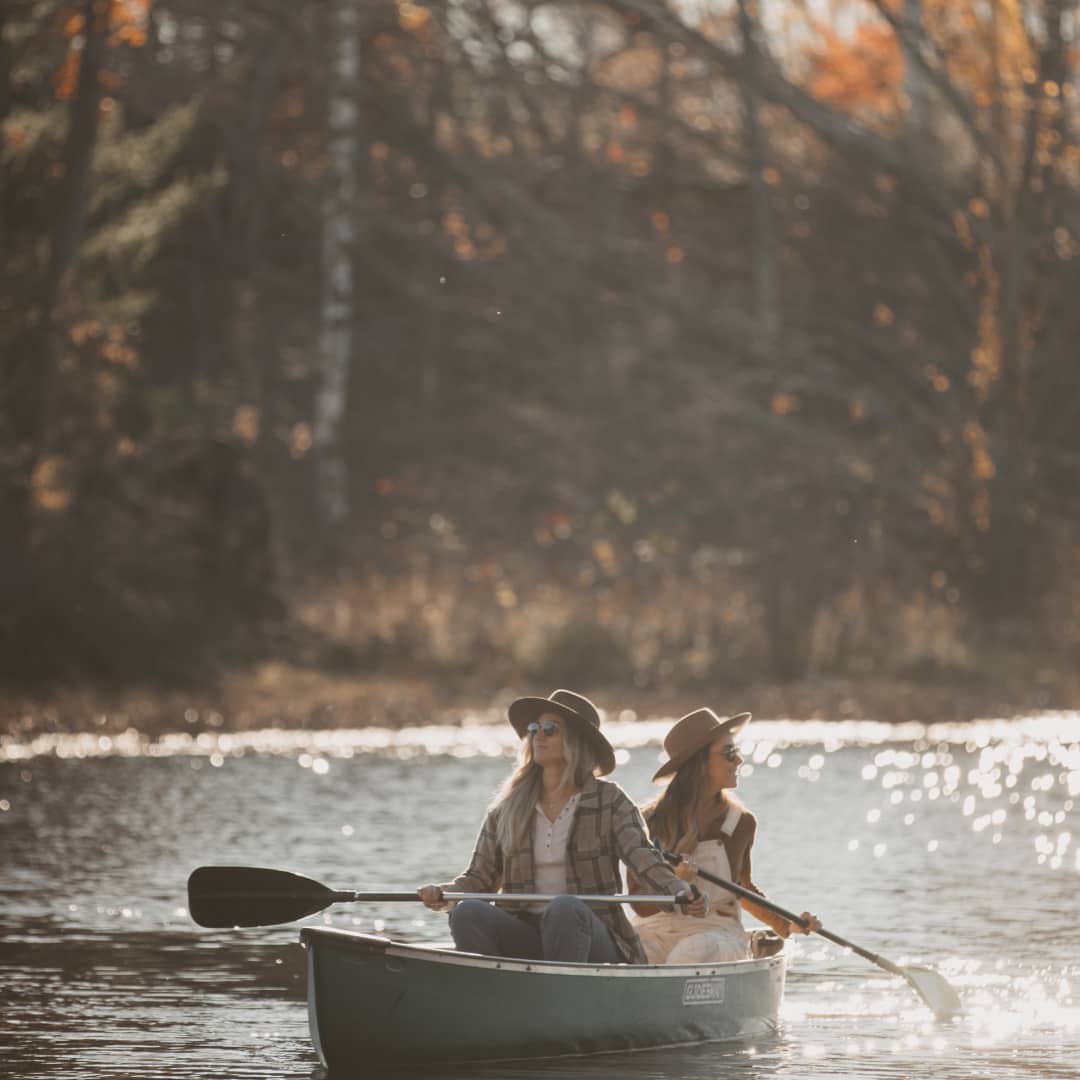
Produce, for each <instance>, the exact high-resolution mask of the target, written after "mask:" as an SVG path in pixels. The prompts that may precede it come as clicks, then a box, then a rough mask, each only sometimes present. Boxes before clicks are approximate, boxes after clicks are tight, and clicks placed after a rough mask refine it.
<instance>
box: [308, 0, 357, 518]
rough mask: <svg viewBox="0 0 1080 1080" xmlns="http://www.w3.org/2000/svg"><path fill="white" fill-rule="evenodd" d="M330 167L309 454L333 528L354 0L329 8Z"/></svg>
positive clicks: (346, 273)
mask: <svg viewBox="0 0 1080 1080" xmlns="http://www.w3.org/2000/svg"><path fill="white" fill-rule="evenodd" d="M330 37H331V40H330V53H331V60H330V76H329V113H328V121H327V129H328V131H327V150H328V154H327V157H328V164H327V172H326V181H325V187H324V191H323V204H322V235H323V242H322V274H323V276H322V313H321V336H320V360H321V367H320V385H319V390H318V394H317V396H316V402H315V430H314V443H315V446H314V449H315V455H316V457H315V461H316V469H317V491H318V504H319V510H320V514H321V517H322V520H323V523H324V524H325V525H328V526H330V527H331V528H336V527H338V526H340V525H342V524H343V523H344V522H345V521H346V520H347V518H348V516H349V489H348V469H347V466H346V459H345V446H344V439H343V434H344V432H343V427H344V419H345V407H346V403H347V399H348V386H349V366H350V363H351V361H352V351H353V323H354V319H355V315H356V310H355V308H356V300H355V283H354V276H353V254H354V245H355V231H354V226H353V220H354V213H355V203H356V188H357V185H356V175H357V170H358V168H359V163H360V162H359V158H360V154H359V134H358V131H357V121H358V116H359V108H358V100H359V95H360V34H359V15H358V8H357V2H356V0H333V4H332V6H331V10H330Z"/></svg>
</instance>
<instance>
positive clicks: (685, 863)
mask: <svg viewBox="0 0 1080 1080" xmlns="http://www.w3.org/2000/svg"><path fill="white" fill-rule="evenodd" d="M675 875H676V877H680V878H682V879H683V881H693V880H694V878H696V877H697V866H696V865H695V864H694V863H692V862H691V861H690V857H689V856H688V855H684V856H683V857H682V860H681V861H680V862H678V863H677V864H676V866H675Z"/></svg>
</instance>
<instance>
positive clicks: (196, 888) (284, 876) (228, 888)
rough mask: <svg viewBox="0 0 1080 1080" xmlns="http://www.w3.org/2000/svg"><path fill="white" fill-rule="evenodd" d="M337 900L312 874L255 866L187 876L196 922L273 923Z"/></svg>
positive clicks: (202, 870) (206, 870)
mask: <svg viewBox="0 0 1080 1080" xmlns="http://www.w3.org/2000/svg"><path fill="white" fill-rule="evenodd" d="M338 898H339V894H338V893H335V892H334V890H333V889H328V888H327V887H326V886H325V885H321V884H320V883H319V882H317V881H312V880H311V878H306V877H301V876H300V875H299V874H290V873H289V872H288V871H286V870H267V869H264V868H262V867H258V866H200V867H198V868H197V869H195V870H193V871H192V872H191V876H190V877H189V878H188V911H189V912H190V913H191V917H192V919H194V921H195V922H197V923H198V924H199V925H200V926H210V927H216V928H222V927H233V926H273V925H275V924H276V923H287V922H292V921H293V920H294V919H302V918H303V917H304V916H305V915H314V914H315V912H316V911H322V910H323V908H325V907H328V906H329V905H330V904H332V903H333V902H334V901H335V900H336V899H338Z"/></svg>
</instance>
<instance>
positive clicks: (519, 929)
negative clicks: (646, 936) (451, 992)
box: [417, 690, 704, 964]
mask: <svg viewBox="0 0 1080 1080" xmlns="http://www.w3.org/2000/svg"><path fill="white" fill-rule="evenodd" d="M509 720H510V723H511V725H512V726H513V728H514V730H515V731H516V732H517V733H518V735H519V736H520V737H521V739H522V740H523V742H522V748H521V760H520V764H519V765H518V767H517V769H516V770H515V771H514V772H513V774H512V775H511V776H510V778H509V779H508V780H507V781H506V783H505V784H504V785H503V787H502V790H501V791H500V792H499V793H498V795H496V797H495V800H494V802H493V803H492V804H491V806H490V807H488V812H487V817H486V818H485V819H484V823H483V825H482V827H481V829H480V835H479V837H478V838H477V841H476V848H475V850H474V851H473V855H472V861H471V862H470V863H469V868H468V869H467V870H466V871H465V872H464V873H462V874H460V875H459V876H458V877H456V878H455V879H454V880H453V881H448V882H445V883H443V884H441V885H423V886H421V887H420V888H419V889H418V890H417V891H418V892H419V894H420V898H421V899H422V900H423V901H424V903H425V904H426V905H427V906H428V907H429V908H431V909H432V910H434V911H441V910H444V909H445V908H446V907H447V904H446V902H445V901H444V900H443V892H444V891H446V892H451V891H461V892H491V893H494V892H497V891H501V892H504V893H514V892H519V893H520V892H525V893H543V894H546V895H553V896H554V897H555V899H554V900H552V901H551V902H550V903H549V904H547V905H544V904H538V905H534V906H533V907H532V908H531V909H530V908H529V907H526V906H524V905H506V906H505V907H497V906H495V905H493V904H489V903H487V902H486V901H484V900H463V901H461V902H460V903H458V904H456V905H455V906H454V909H453V911H452V912H451V913H450V932H451V934H452V935H453V937H454V944H455V946H456V947H457V948H458V949H460V950H462V951H464V952H474V953H482V954H484V955H487V956H516V957H521V958H523V959H527V960H538V959H543V960H560V961H578V962H584V961H587V962H589V963H594V964H614V963H620V962H629V963H643V962H644V961H645V955H644V953H643V952H642V949H641V944H640V942H639V941H638V938H637V935H636V934H635V933H634V931H633V930H632V929H631V927H630V922H629V920H628V919H627V917H626V915H625V914H624V912H623V909H622V906H621V905H619V904H598V905H596V908H595V909H592V908H590V907H589V906H588V905H587V904H585V903H583V902H582V901H581V900H579V899H578V898H577V897H576V896H574V895H568V894H574V893H585V894H590V893H591V894H594V895H595V894H600V893H603V894H608V895H611V894H614V893H617V892H619V891H620V887H621V876H620V872H619V860H620V859H621V860H622V861H623V862H625V863H626V864H627V866H628V867H629V868H630V869H631V870H632V872H633V873H634V875H635V877H636V879H637V880H638V881H640V882H642V883H643V884H644V886H645V887H647V888H648V891H649V892H651V893H666V894H668V895H671V896H676V895H680V894H683V893H686V894H688V895H689V893H690V892H691V890H690V888H689V886H688V885H687V884H686V883H685V882H683V881H682V880H681V879H680V878H679V877H678V876H677V875H676V874H675V873H674V872H673V871H672V870H671V869H670V868H669V867H668V866H667V865H666V864H665V862H664V860H663V859H662V858H661V856H660V855H659V854H658V853H657V851H656V849H655V848H654V847H653V846H652V845H651V844H650V843H649V837H648V834H647V833H646V831H645V826H644V823H643V822H642V820H641V814H640V812H639V811H638V809H637V807H636V806H635V805H634V803H633V802H632V801H631V799H630V797H629V796H628V795H627V794H626V793H625V792H624V791H623V790H622V788H620V787H619V786H618V784H614V783H612V782H611V781H608V780H600V779H598V778H597V777H598V776H604V775H606V774H607V773H609V772H611V770H612V769H614V768H615V752H614V750H613V749H612V747H611V744H610V743H609V742H608V741H607V739H606V738H604V736H603V735H601V734H600V716H599V714H598V713H597V711H596V707H595V706H594V705H593V703H592V702H591V701H589V699H588V698H585V697H582V696H581V695H580V694H575V693H573V692H572V691H570V690H556V691H555V692H554V693H553V694H552V695H551V696H550V697H548V698H535V697H526V698H519V699H518V700H517V701H514V702H513V703H511V705H510V709H509ZM686 907H687V910H688V911H689V912H690V913H691V914H692V915H698V916H702V915H704V902H703V901H702V900H701V899H700V898H698V899H696V900H695V901H694V902H693V903H688V904H687V905H686Z"/></svg>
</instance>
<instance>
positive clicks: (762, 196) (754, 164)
mask: <svg viewBox="0 0 1080 1080" xmlns="http://www.w3.org/2000/svg"><path fill="white" fill-rule="evenodd" d="M754 25H755V18H754V14H752V13H751V10H750V0H739V35H740V37H741V39H742V57H743V71H742V78H741V79H740V80H739V90H740V92H741V94H742V105H743V133H744V138H745V140H746V156H747V160H748V161H749V163H750V193H751V199H752V204H753V234H752V235H753V245H754V250H753V253H752V256H751V261H752V264H753V274H754V318H755V320H756V321H757V327H758V333H757V339H758V347H759V349H760V351H761V358H762V359H764V360H768V359H770V358H771V356H772V354H773V353H774V351H775V350H776V348H777V345H778V344H779V338H780V274H779V269H778V267H777V262H776V236H775V233H776V229H775V225H774V222H773V208H772V203H771V201H770V199H769V186H768V183H767V182H766V169H767V167H768V154H767V149H766V137H765V132H764V130H763V129H762V126H761V116H760V108H761V105H760V92H759V86H758V64H757V47H756V45H755V42H754Z"/></svg>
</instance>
